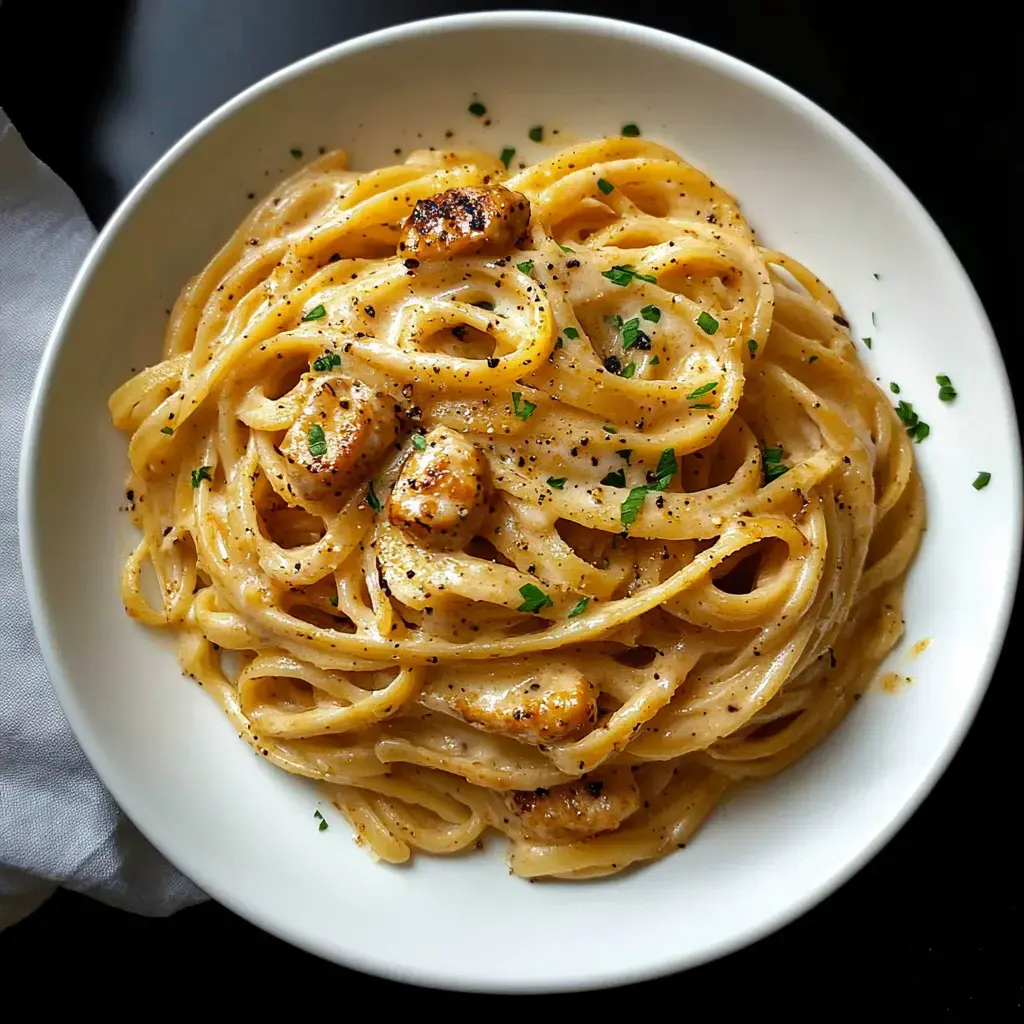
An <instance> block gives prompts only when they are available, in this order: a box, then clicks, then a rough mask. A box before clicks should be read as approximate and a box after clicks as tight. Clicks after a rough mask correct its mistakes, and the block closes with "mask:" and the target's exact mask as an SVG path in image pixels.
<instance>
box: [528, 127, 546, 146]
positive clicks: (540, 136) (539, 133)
mask: <svg viewBox="0 0 1024 1024" xmlns="http://www.w3.org/2000/svg"><path fill="white" fill-rule="evenodd" d="M526 134H527V135H529V136H530V141H531V142H543V141H544V126H543V125H541V124H536V125H534V126H533V127H532V128H531V129H530V130H529V131H528V132H527V133H526Z"/></svg>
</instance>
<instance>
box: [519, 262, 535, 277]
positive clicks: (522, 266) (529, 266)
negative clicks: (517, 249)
mask: <svg viewBox="0 0 1024 1024" xmlns="http://www.w3.org/2000/svg"><path fill="white" fill-rule="evenodd" d="M516 270H518V271H519V272H520V273H523V274H527V275H529V274H532V273H533V260H523V262H522V263H517V264H516Z"/></svg>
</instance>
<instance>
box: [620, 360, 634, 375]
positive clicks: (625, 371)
mask: <svg viewBox="0 0 1024 1024" xmlns="http://www.w3.org/2000/svg"><path fill="white" fill-rule="evenodd" d="M635 373H636V363H634V362H632V361H630V362H629V363H627V364H626V365H625V366H624V367H623V368H622V373H620V374H619V376H620V377H625V378H626V379H627V380H629V379H630V378H631V377H632V376H633V374H635Z"/></svg>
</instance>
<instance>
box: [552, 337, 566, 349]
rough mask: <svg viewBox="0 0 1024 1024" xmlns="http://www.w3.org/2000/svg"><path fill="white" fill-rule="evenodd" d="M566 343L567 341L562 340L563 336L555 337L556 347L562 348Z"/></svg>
mask: <svg viewBox="0 0 1024 1024" xmlns="http://www.w3.org/2000/svg"><path fill="white" fill-rule="evenodd" d="M564 345H565V342H564V341H562V339H561V338H555V344H554V347H555V348H562V346H564Z"/></svg>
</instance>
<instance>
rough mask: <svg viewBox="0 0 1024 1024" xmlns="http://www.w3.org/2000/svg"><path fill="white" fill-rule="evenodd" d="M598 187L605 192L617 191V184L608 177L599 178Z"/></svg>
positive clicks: (606, 193)
mask: <svg viewBox="0 0 1024 1024" xmlns="http://www.w3.org/2000/svg"><path fill="white" fill-rule="evenodd" d="M597 187H598V188H599V189H600V190H601V191H602V192H603V193H604V194H605V195H608V193H609V192H614V191H615V186H614V185H613V184H612V183H611V182H610V181H608V179H607V178H598V179H597Z"/></svg>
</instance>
